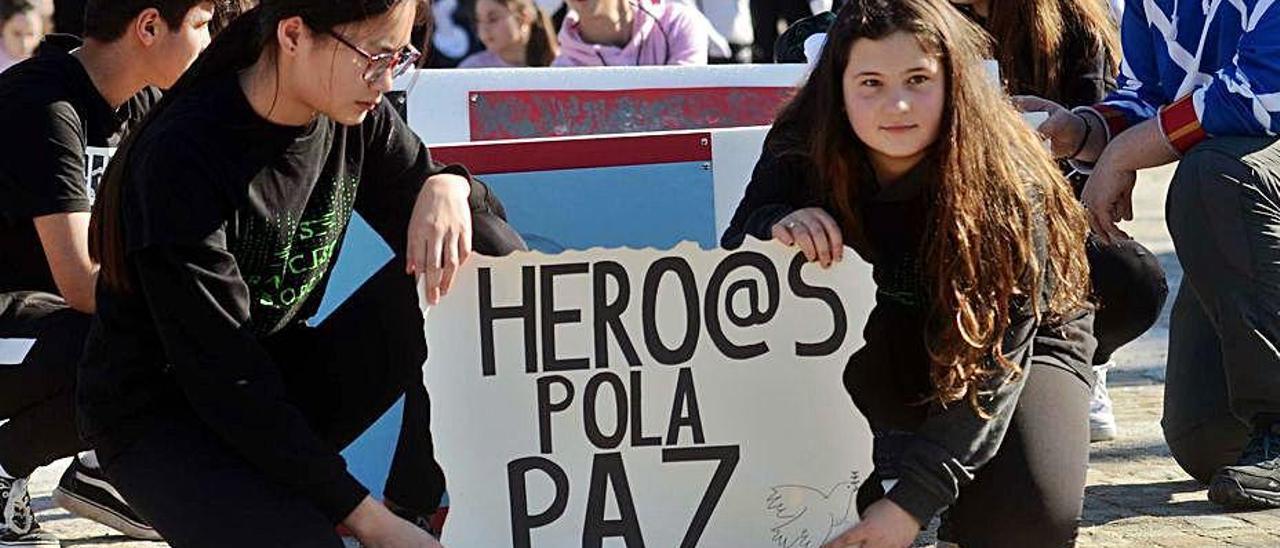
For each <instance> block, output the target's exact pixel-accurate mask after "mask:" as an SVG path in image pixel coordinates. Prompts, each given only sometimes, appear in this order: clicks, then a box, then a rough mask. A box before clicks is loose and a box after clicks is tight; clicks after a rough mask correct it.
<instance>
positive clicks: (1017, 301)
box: [722, 0, 1096, 548]
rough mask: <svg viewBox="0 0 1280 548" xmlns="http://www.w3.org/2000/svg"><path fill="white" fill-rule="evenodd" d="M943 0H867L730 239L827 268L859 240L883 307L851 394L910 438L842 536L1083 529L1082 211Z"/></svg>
mask: <svg viewBox="0 0 1280 548" xmlns="http://www.w3.org/2000/svg"><path fill="white" fill-rule="evenodd" d="M985 36H986V35H985V34H984V33H983V32H982V31H981V29H979V28H977V27H976V26H974V25H973V24H972V23H970V22H969V21H968V20H967V19H966V18H964V17H963V16H961V14H960V13H959V12H957V11H956V9H955V8H954V7H953V6H952V5H951V4H950V3H949V2H947V1H946V0H853V1H851V2H849V3H848V4H846V5H845V7H844V8H843V9H841V11H840V13H839V14H838V15H837V18H836V22H835V24H834V25H833V26H832V28H831V30H830V32H829V35H828V38H827V44H826V46H825V48H824V50H823V53H822V56H821V58H820V59H819V61H818V63H817V66H816V67H815V68H814V71H813V72H812V73H811V75H810V77H809V79H808V81H807V82H806V83H805V85H804V86H803V88H801V90H800V91H799V93H798V95H797V96H796V97H795V98H794V99H793V100H792V102H791V103H790V104H789V105H788V106H787V107H785V108H784V110H783V111H782V112H781V114H780V115H779V116H778V119H777V121H776V122H775V124H774V129H773V131H772V132H771V135H770V136H769V138H768V139H767V140H766V144H765V148H764V152H763V154H762V157H761V159H760V161H759V163H758V164H757V166H756V169H755V172H754V174H753V176H752V181H751V183H750V184H749V185H748V188H747V192H746V195H745V197H744V199H743V201H742V203H741V204H740V205H739V207H738V211H737V213H736V214H735V216H734V218H733V220H732V222H731V224H730V227H729V229H728V230H727V231H726V233H725V235H724V238H723V240H722V243H723V244H724V245H726V246H727V247H733V246H736V245H738V244H739V243H740V242H741V241H742V239H743V238H744V237H745V236H746V235H752V236H755V237H757V238H761V239H776V240H778V241H780V242H782V243H783V244H786V245H790V246H796V247H799V248H800V249H801V250H802V251H803V252H804V254H805V255H806V257H807V258H808V259H809V260H811V261H816V262H820V263H821V264H823V265H829V264H830V263H831V262H832V261H838V260H840V259H841V258H842V254H843V250H844V247H845V244H846V243H848V245H849V246H850V247H852V248H853V250H854V251H855V252H857V253H858V254H859V255H860V256H861V257H863V258H864V259H866V260H867V261H869V262H870V263H871V264H872V265H873V266H874V274H873V277H874V280H875V283H876V286H877V297H876V306H875V307H874V309H873V310H872V312H871V316H870V318H869V319H868V321H867V324H866V328H865V332H864V334H863V338H864V340H865V341H866V344H865V346H863V347H862V348H860V349H859V350H858V351H857V352H856V353H855V354H854V355H853V356H852V357H851V359H850V361H849V364H848V366H847V368H846V369H845V378H844V382H845V386H846V388H847V389H848V390H849V393H850V395H851V396H852V397H853V400H854V403H855V404H856V405H857V406H858V408H859V409H860V410H861V411H862V412H863V413H864V414H865V415H866V416H867V418H868V419H869V421H870V422H871V425H872V427H873V428H875V429H878V430H889V429H893V430H901V431H907V432H910V433H911V439H910V441H909V443H908V444H907V447H906V449H905V450H904V452H903V454H902V455H901V458H900V461H899V463H898V469H899V473H900V478H899V480H898V482H897V483H896V484H895V485H894V487H893V488H892V489H891V490H890V491H889V492H888V493H887V494H885V495H884V496H883V498H881V499H880V500H877V501H875V502H874V503H870V502H871V500H872V499H873V498H874V497H876V496H879V495H880V493H877V492H875V490H876V489H877V488H878V484H879V481H877V480H876V478H875V477H874V476H873V478H872V479H871V480H869V481H867V482H866V484H864V486H863V490H862V492H861V493H860V495H861V496H860V500H861V502H862V503H863V505H865V504H867V503H870V505H869V506H866V507H865V508H864V509H863V512H862V522H861V523H860V524H859V525H858V526H856V527H855V528H854V529H853V530H851V531H849V532H847V533H845V534H844V535H842V536H840V537H838V538H836V539H834V540H831V541H830V542H829V544H828V545H829V546H863V547H864V548H869V547H879V546H895V547H896V546H908V545H909V544H910V543H911V541H912V540H913V539H914V538H915V536H916V534H917V533H918V531H919V529H920V527H922V526H924V525H926V524H928V523H929V521H930V520H931V519H932V518H933V516H934V515H935V514H937V513H938V512H940V511H942V510H944V509H948V508H949V509H948V510H947V513H946V514H945V516H944V520H943V522H944V526H943V528H942V531H941V532H940V535H939V537H940V539H942V540H947V541H951V542H956V543H959V544H960V545H961V546H1031V545H1036V546H1045V545H1062V544H1066V543H1068V542H1069V541H1070V540H1071V539H1072V538H1074V536H1075V533H1076V521H1077V519H1078V517H1079V515H1080V510H1081V501H1082V499H1083V495H1084V482H1085V470H1086V464H1087V458H1088V430H1087V428H1086V427H1085V421H1086V416H1087V413H1088V401H1089V379H1091V378H1092V372H1091V370H1090V367H1089V364H1090V356H1091V355H1092V353H1093V350H1094V347H1095V344H1096V343H1095V341H1094V338H1093V335H1092V323H1093V315H1092V311H1091V309H1090V308H1089V305H1088V303H1087V297H1088V295H1089V291H1090V284H1089V269H1088V265H1087V263H1086V260H1085V253H1084V241H1085V234H1086V220H1085V217H1084V213H1083V211H1082V209H1081V208H1080V206H1079V204H1078V203H1077V202H1076V200H1075V198H1074V196H1073V195H1072V192H1071V187H1070V185H1069V184H1068V183H1067V181H1066V179H1065V178H1064V177H1063V175H1062V173H1061V172H1060V171H1059V170H1058V167H1057V165H1056V164H1055V163H1054V162H1053V160H1052V159H1051V158H1050V156H1049V154H1048V153H1047V152H1046V151H1045V150H1044V148H1043V145H1042V144H1041V143H1040V139H1039V137H1038V136H1037V135H1036V134H1035V133H1034V131H1032V129H1031V128H1030V127H1029V126H1027V125H1026V124H1025V123H1024V122H1023V120H1022V118H1021V117H1020V116H1019V114H1018V112H1017V111H1016V110H1015V109H1014V107H1013V105H1012V104H1011V102H1010V101H1009V100H1008V98H1007V97H1005V96H1004V94H1003V93H1002V92H1001V90H1000V89H998V87H996V86H993V85H991V84H990V82H989V81H988V80H987V77H986V75H985V72H984V70H983V69H982V66H981V60H982V59H983V58H986V57H988V53H989V49H988V48H989V44H988V43H987V41H986V38H985Z"/></svg>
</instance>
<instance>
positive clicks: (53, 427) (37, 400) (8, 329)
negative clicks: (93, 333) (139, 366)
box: [0, 291, 90, 477]
mask: <svg viewBox="0 0 1280 548" xmlns="http://www.w3.org/2000/svg"><path fill="white" fill-rule="evenodd" d="M89 321H90V317H89V316H88V315H86V314H83V313H80V312H77V311H76V310H74V309H72V308H70V307H69V306H67V304H66V302H65V301H63V300H62V298H61V297H59V296H57V295H52V294H49V293H38V292H29V291H25V292H15V293H4V294H0V339H35V340H36V343H35V345H34V346H32V347H31V350H30V351H29V352H27V354H26V356H25V358H23V360H22V362H21V363H19V364H16V365H14V364H9V365H3V364H0V420H3V419H8V422H6V423H4V424H3V425H0V466H2V467H4V469H5V470H6V471H7V472H9V473H10V474H12V475H14V476H17V477H26V476H29V475H31V473H32V472H34V471H35V469H36V468H39V467H41V466H44V465H46V464H49V463H51V462H53V461H55V460H57V459H60V458H62V457H67V456H71V455H74V454H75V453H77V452H79V451H81V450H84V449H86V448H87V447H86V445H85V444H84V443H83V442H81V441H80V437H79V436H78V435H77V434H76V423H75V384H76V383H75V381H76V363H77V362H78V361H79V360H80V353H81V351H82V350H83V349H84V341H85V337H86V336H87V335H88V332H89Z"/></svg>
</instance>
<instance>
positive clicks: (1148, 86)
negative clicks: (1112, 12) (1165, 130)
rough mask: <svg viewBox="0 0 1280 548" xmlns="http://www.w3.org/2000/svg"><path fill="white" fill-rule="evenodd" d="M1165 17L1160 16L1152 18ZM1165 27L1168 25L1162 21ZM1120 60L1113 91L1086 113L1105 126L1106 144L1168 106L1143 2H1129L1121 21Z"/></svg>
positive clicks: (1149, 23)
mask: <svg viewBox="0 0 1280 548" xmlns="http://www.w3.org/2000/svg"><path fill="white" fill-rule="evenodd" d="M1155 16H1156V17H1164V14H1163V13H1157V14H1155ZM1165 23H1168V22H1167V21H1165ZM1120 36H1121V47H1122V51H1123V54H1124V55H1123V59H1122V60H1121V63H1120V74H1119V75H1118V76H1117V77H1116V89H1115V91H1112V92H1111V93H1110V94H1108V95H1107V97H1106V99H1103V100H1102V102H1101V103H1098V104H1096V105H1093V106H1092V107H1082V108H1081V110H1089V111H1092V112H1093V113H1094V114H1096V115H1097V116H1098V117H1099V118H1101V119H1102V120H1103V121H1104V122H1106V128H1107V140H1108V141H1110V139H1111V138H1112V137H1115V136H1116V135H1119V134H1120V132H1122V131H1124V130H1126V129H1128V128H1129V127H1131V126H1134V125H1137V124H1139V123H1141V122H1144V121H1146V120H1150V119H1151V118H1154V117H1155V116H1156V114H1157V113H1158V111H1159V107H1160V105H1163V104H1165V103H1167V102H1168V100H1169V98H1167V97H1165V96H1164V92H1163V91H1162V90H1161V89H1160V73H1159V67H1158V64H1157V56H1156V49H1155V48H1156V47H1157V45H1158V44H1156V43H1154V42H1153V40H1152V33H1151V22H1150V21H1149V20H1148V19H1147V13H1146V9H1145V7H1144V5H1143V2H1142V0H1128V1H1127V2H1126V3H1125V7H1124V10H1123V13H1122V15H1121V21H1120ZM1159 45H1162V44H1159Z"/></svg>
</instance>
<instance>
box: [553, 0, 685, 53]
mask: <svg viewBox="0 0 1280 548" xmlns="http://www.w3.org/2000/svg"><path fill="white" fill-rule="evenodd" d="M568 3H569V8H570V12H569V15H567V16H566V17H565V19H564V25H563V26H561V27H560V55H558V56H557V57H556V60H555V62H554V63H552V65H553V66H558V67H590V66H641V65H705V64H707V48H708V44H709V38H708V32H709V27H710V23H708V22H707V20H706V18H705V17H703V16H702V14H700V13H698V11H697V10H696V9H695V8H692V7H690V6H687V5H685V4H681V3H679V2H675V1H672V0H568Z"/></svg>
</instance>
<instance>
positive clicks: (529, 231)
mask: <svg viewBox="0 0 1280 548" xmlns="http://www.w3.org/2000/svg"><path fill="white" fill-rule="evenodd" d="M708 167H709V166H707V165H706V164H704V163H703V162H679V163H669V164H652V165H637V166H618V167H605V168H584V169H568V170H556V171H540V172H529V173H508V174H490V175H485V176H482V177H480V178H481V179H483V180H484V181H485V183H486V184H488V185H489V187H490V188H492V189H493V190H494V192H495V193H496V194H497V195H498V196H499V198H500V199H501V200H502V203H503V205H504V206H505V207H506V210H507V217H508V220H509V221H510V223H511V224H512V226H514V227H515V228H516V230H518V231H519V232H520V233H521V235H522V236H524V237H525V240H526V241H527V242H528V243H529V246H530V247H531V248H533V249H536V250H538V251H542V252H545V253H558V252H561V251H564V250H566V249H587V248H591V247H596V246H602V247H619V246H629V247H650V246H652V247H657V248H660V249H662V248H668V247H671V246H674V245H675V244H677V243H680V242H682V241H685V240H692V241H696V242H698V244H699V245H701V246H702V247H703V248H708V249H709V248H713V247H715V246H716V245H717V241H718V240H717V235H716V231H715V202H714V199H715V189H714V183H713V179H712V174H711V170H710V169H708ZM392 256H393V254H392V251H391V249H390V248H389V247H387V244H386V243H385V242H384V241H383V240H382V238H381V237H379V236H378V235H377V233H375V232H374V231H373V229H372V228H370V227H369V225H368V224H367V223H366V222H365V221H364V220H363V219H361V218H359V216H358V215H357V216H354V217H353V219H352V221H351V225H350V227H349V228H348V230H347V235H346V239H345V240H344V242H343V245H342V252H341V253H340V254H339V256H338V262H337V264H336V265H335V266H334V270H333V274H332V276H331V278H330V280H329V285H328V286H327V288H326V290H325V298H324V300H323V301H321V305H320V309H319V312H318V313H317V314H316V316H315V317H314V318H312V322H313V325H314V324H315V323H319V322H320V321H323V320H324V318H326V317H328V315H329V314H331V313H332V312H333V310H334V309H336V308H337V307H338V306H339V305H341V304H342V302H343V301H345V300H346V299H347V297H350V296H351V294H352V293H354V292H355V291H356V289H358V288H359V287H360V285H361V284H363V283H364V282H365V281H366V280H368V279H369V277H370V276H372V275H373V274H374V273H376V272H377V271H378V269H380V268H382V266H383V265H385V264H386V263H387V261H389V260H390V259H391V258H392ZM402 409H403V402H397V403H396V405H395V406H393V407H392V408H391V410H389V411H388V412H387V413H386V414H385V415H384V416H383V417H382V418H380V419H378V421H377V422H376V423H374V425H373V426H372V427H370V428H369V430H367V431H365V433H364V434H363V435H361V436H360V437H359V438H358V439H356V441H355V442H353V443H352V444H351V445H350V446H349V447H347V448H346V450H344V451H343V453H342V454H343V456H344V457H345V458H346V459H347V466H348V468H349V469H350V471H351V473H352V475H354V476H355V477H356V479H358V480H360V482H361V483H363V484H364V485H365V487H368V488H369V490H370V491H371V492H373V494H374V496H375V497H380V496H381V492H382V488H383V484H384V483H385V482H386V477H387V472H388V470H389V469H390V466H391V456H392V455H393V454H394V452H395V446H396V438H397V436H398V435H399V431H400V416H401V413H402Z"/></svg>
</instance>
